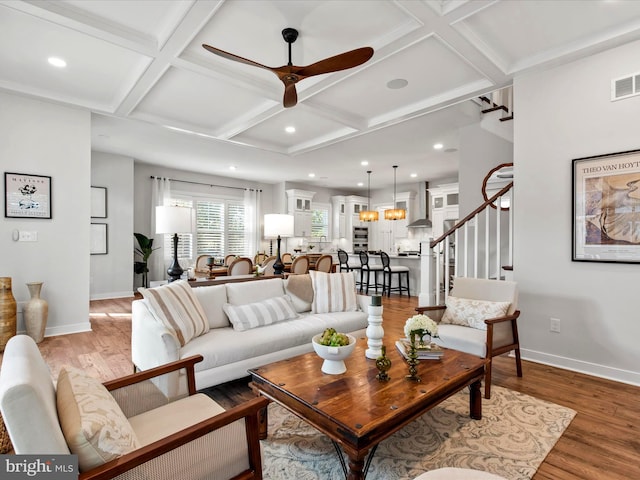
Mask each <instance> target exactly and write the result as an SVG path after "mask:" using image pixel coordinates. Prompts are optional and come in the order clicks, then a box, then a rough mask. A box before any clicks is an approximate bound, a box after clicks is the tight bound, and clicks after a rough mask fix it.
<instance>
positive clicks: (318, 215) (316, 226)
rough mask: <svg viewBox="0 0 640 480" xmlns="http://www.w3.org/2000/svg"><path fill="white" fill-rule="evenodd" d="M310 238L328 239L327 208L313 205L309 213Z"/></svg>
mask: <svg viewBox="0 0 640 480" xmlns="http://www.w3.org/2000/svg"><path fill="white" fill-rule="evenodd" d="M311 236H312V237H315V238H320V237H324V238H325V239H327V238H328V237H329V208H328V207H324V206H322V207H321V206H317V205H314V208H313V210H312V211H311Z"/></svg>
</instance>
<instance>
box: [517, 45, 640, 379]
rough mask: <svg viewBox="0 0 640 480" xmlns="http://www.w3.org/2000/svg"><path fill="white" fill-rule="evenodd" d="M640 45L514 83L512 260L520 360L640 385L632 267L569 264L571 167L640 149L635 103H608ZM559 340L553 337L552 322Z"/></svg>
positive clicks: (639, 66)
mask: <svg viewBox="0 0 640 480" xmlns="http://www.w3.org/2000/svg"><path fill="white" fill-rule="evenodd" d="M639 50H640V42H635V43H631V44H628V45H625V46H622V47H618V48H616V49H613V50H610V51H607V52H604V53H601V54H598V55H595V56H593V57H590V58H587V59H584V60H580V61H577V62H574V63H571V64H568V65H565V66H562V67H558V68H554V69H552V70H549V71H544V72H539V73H535V74H530V75H528V76H525V77H522V78H517V79H516V81H515V84H514V92H515V101H514V105H516V109H515V111H516V114H515V116H516V119H515V132H514V145H515V160H514V164H515V165H514V175H515V204H516V210H515V213H516V215H515V217H516V218H515V233H514V236H515V259H514V277H515V279H516V280H517V281H518V283H519V287H520V309H521V310H522V316H521V321H520V322H519V327H520V334H521V344H522V347H523V349H524V351H523V356H524V357H525V358H529V359H532V360H537V361H541V362H543V363H548V364H552V365H558V366H561V367H566V368H569V369H575V370H578V371H584V372H587V373H591V374H595V375H600V376H604V377H609V378H613V379H617V380H620V381H624V382H630V383H634V384H640V348H638V339H639V338H640V322H639V321H638V309H637V306H638V271H639V270H638V269H639V266H638V265H637V264H636V265H630V264H606V263H602V264H597V263H587V262H572V261H571V242H572V237H571V215H572V213H571V204H572V198H571V197H572V193H571V190H572V188H571V181H572V180H571V170H572V168H571V160H572V159H575V158H580V157H587V156H591V155H599V154H606V153H613V152H620V151H625V150H633V149H638V148H640V135H639V132H640V129H639V128H640V96H638V97H633V98H630V99H627V100H622V101H618V102H611V101H610V85H611V84H610V81H611V79H612V78H616V77H621V76H623V75H626V74H629V73H633V72H637V71H638V70H640V63H639V61H638V59H639V57H638V51H639ZM550 317H555V318H558V319H560V321H561V333H559V334H558V333H551V332H549V318H550Z"/></svg>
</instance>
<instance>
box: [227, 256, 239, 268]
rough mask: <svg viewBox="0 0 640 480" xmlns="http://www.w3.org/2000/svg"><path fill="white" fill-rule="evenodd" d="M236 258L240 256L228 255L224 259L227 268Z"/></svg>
mask: <svg viewBox="0 0 640 480" xmlns="http://www.w3.org/2000/svg"><path fill="white" fill-rule="evenodd" d="M236 258H238V255H233V254H229V255H226V256H225V257H224V265H225V267H228V266H229V265H231V262H233V261H234V260H235V259H236Z"/></svg>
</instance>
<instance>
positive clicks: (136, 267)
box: [133, 233, 160, 288]
mask: <svg viewBox="0 0 640 480" xmlns="http://www.w3.org/2000/svg"><path fill="white" fill-rule="evenodd" d="M133 236H134V237H136V240H137V241H138V247H136V248H135V252H136V254H137V255H140V256H141V257H142V261H141V262H134V264H133V271H134V272H135V273H136V274H142V286H143V287H145V288H148V287H149V276H148V273H149V267H148V266H147V261H148V260H149V257H150V256H151V254H152V253H153V251H154V250H157V249H158V248H160V247H156V248H153V238H149V237H147V236H146V235H143V234H142V233H134V234H133Z"/></svg>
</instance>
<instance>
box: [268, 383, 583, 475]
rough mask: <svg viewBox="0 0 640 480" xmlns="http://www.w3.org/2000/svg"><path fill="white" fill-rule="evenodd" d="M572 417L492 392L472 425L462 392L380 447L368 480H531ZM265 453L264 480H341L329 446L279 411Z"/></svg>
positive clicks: (273, 410)
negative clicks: (441, 479)
mask: <svg viewBox="0 0 640 480" xmlns="http://www.w3.org/2000/svg"><path fill="white" fill-rule="evenodd" d="M575 414H576V412H575V411H573V410H571V409H570V408H566V407H562V406H559V405H555V404H553V403H549V402H546V401H543V400H539V399H537V398H534V397H531V396H528V395H525V394H522V393H518V392H514V391H512V390H509V389H506V388H502V387H497V386H494V387H492V388H491V399H490V400H486V399H484V398H483V399H482V420H472V419H471V418H469V391H468V389H465V390H464V391H462V392H460V393H458V394H456V395H454V396H453V397H451V398H449V399H447V400H446V401H444V402H443V403H441V404H440V405H439V406H437V407H435V408H434V409H432V410H431V411H429V412H428V413H426V414H425V415H423V416H422V417H420V418H419V419H417V420H415V421H414V422H412V423H410V424H409V425H407V426H406V427H405V428H403V429H402V430H400V431H398V432H396V433H395V434H394V435H392V436H391V437H389V438H387V439H386V440H384V441H383V442H382V443H380V445H379V447H378V449H377V451H376V453H375V456H374V458H373V460H372V462H371V466H370V467H369V473H368V475H367V480H405V479H413V478H415V477H417V476H418V475H420V474H421V473H423V472H426V471H428V470H434V469H436V468H441V467H462V468H472V469H476V470H484V471H487V472H491V473H495V474H497V475H501V476H503V477H505V478H507V479H510V480H525V479H526V480H528V479H531V477H532V476H533V475H534V473H535V472H536V470H537V469H538V467H539V466H540V464H541V463H542V461H543V460H544V459H545V457H546V456H547V454H548V453H549V452H550V451H551V449H552V448H553V446H554V445H555V443H556V442H557V441H558V439H559V438H560V437H561V436H562V433H563V432H564V431H565V429H566V428H567V427H568V426H569V424H570V423H571V421H572V420H573V417H574V416H575ZM262 447H263V470H264V478H265V480H290V479H296V480H315V479H317V480H338V479H344V474H343V473H342V468H341V466H340V461H339V460H338V457H337V454H336V451H335V449H334V447H333V445H332V444H331V442H330V441H329V439H328V438H327V437H325V436H324V435H323V434H321V433H320V432H318V431H317V430H315V429H314V428H313V427H311V426H310V425H308V424H307V423H305V422H304V421H303V420H300V419H299V418H298V417H296V416H295V415H292V414H291V413H289V412H288V411H287V410H285V409H284V408H282V407H280V406H278V405H276V404H274V403H272V404H270V405H269V437H268V438H267V439H266V440H263V441H262Z"/></svg>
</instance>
